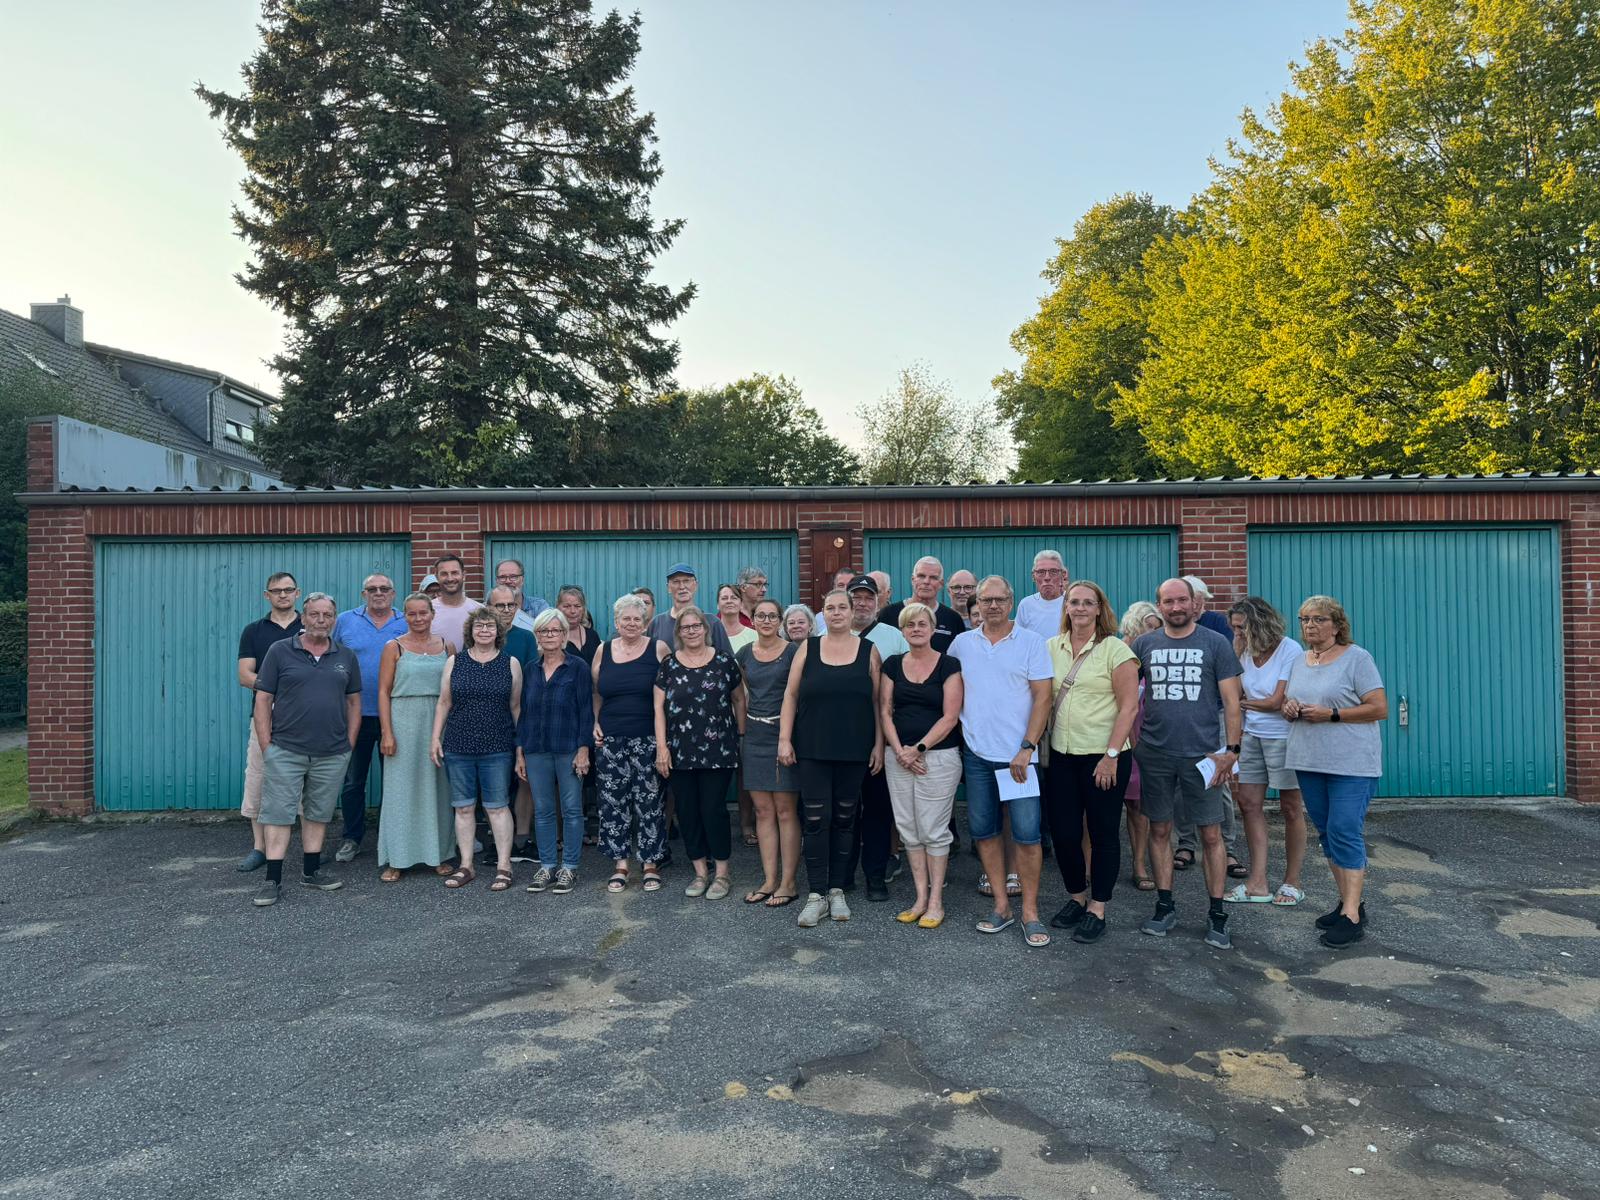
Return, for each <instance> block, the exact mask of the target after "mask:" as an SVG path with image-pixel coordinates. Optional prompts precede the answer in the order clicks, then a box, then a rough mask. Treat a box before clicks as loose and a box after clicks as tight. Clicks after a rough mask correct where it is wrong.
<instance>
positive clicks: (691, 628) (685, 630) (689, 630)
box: [678, 621, 705, 633]
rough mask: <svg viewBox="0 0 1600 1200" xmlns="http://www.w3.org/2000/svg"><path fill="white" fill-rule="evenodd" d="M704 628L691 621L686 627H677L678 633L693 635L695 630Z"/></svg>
mask: <svg viewBox="0 0 1600 1200" xmlns="http://www.w3.org/2000/svg"><path fill="white" fill-rule="evenodd" d="M704 628H705V626H704V625H702V624H700V622H699V621H691V622H690V623H689V624H687V625H679V626H678V632H679V633H693V632H694V631H695V630H696V629H704Z"/></svg>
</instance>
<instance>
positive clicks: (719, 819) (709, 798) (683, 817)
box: [672, 767, 733, 862]
mask: <svg viewBox="0 0 1600 1200" xmlns="http://www.w3.org/2000/svg"><path fill="white" fill-rule="evenodd" d="M732 778H733V768H732V767H713V768H709V769H704V770H694V769H690V770H683V771H673V773H672V796H673V799H674V800H676V801H677V807H678V827H679V828H680V829H681V830H682V831H683V848H684V851H685V852H686V853H687V854H688V855H689V857H690V858H713V859H716V860H717V861H718V862H727V861H728V859H729V858H730V857H732V855H733V839H732V837H731V835H730V834H729V833H728V782H729V781H730V780H731V779H732Z"/></svg>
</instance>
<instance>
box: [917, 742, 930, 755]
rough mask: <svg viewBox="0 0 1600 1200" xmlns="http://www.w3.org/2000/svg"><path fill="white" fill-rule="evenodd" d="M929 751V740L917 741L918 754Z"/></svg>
mask: <svg viewBox="0 0 1600 1200" xmlns="http://www.w3.org/2000/svg"><path fill="white" fill-rule="evenodd" d="M927 752H928V743H927V742H918V743H917V753H918V754H926V753H927Z"/></svg>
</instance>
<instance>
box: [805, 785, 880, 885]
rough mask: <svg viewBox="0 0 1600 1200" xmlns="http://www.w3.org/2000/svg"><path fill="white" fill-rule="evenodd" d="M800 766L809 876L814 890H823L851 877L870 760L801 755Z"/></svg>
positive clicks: (846, 881)
mask: <svg viewBox="0 0 1600 1200" xmlns="http://www.w3.org/2000/svg"><path fill="white" fill-rule="evenodd" d="M799 767H800V829H801V833H802V835H803V842H804V847H805V858H806V879H807V881H808V882H809V884H810V887H811V890H812V891H813V892H817V893H819V894H820V893H823V892H827V891H829V890H830V889H832V888H842V887H844V886H845V884H847V883H848V882H849V881H850V851H851V850H852V849H853V848H854V846H855V826H856V809H857V808H858V807H859V806H860V803H861V777H862V776H863V775H865V774H866V771H867V764H866V763H858V762H823V761H822V760H820V759H815V758H802V759H801V760H800V762H799Z"/></svg>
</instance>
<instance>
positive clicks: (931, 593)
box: [878, 554, 967, 654]
mask: <svg viewBox="0 0 1600 1200" xmlns="http://www.w3.org/2000/svg"><path fill="white" fill-rule="evenodd" d="M943 586H944V564H943V563H941V562H940V561H939V560H938V559H937V558H934V557H933V556H932V555H931V554H930V555H928V556H927V557H925V558H919V559H917V565H916V566H914V567H912V568H911V600H896V601H895V602H894V603H893V604H886V605H885V606H884V607H883V608H882V609H881V610H880V611H879V613H878V620H879V621H881V622H883V624H885V625H888V626H890V627H891V628H894V629H899V628H900V614H901V613H902V612H904V611H905V607H906V605H907V604H910V603H911V602H912V601H915V602H916V603H918V604H926V605H927V606H928V607H929V608H931V609H933V648H934V649H935V650H937V651H939V653H941V654H943V653H944V652H945V651H946V650H948V649H950V643H951V642H952V641H954V640H955V639H956V638H958V637H960V636H961V635H962V634H963V633H965V632H966V631H967V623H966V621H964V620H962V618H961V614H960V613H958V612H956V610H955V609H953V608H950V607H949V606H948V605H944V604H940V603H939V589H940V588H942V587H943Z"/></svg>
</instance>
